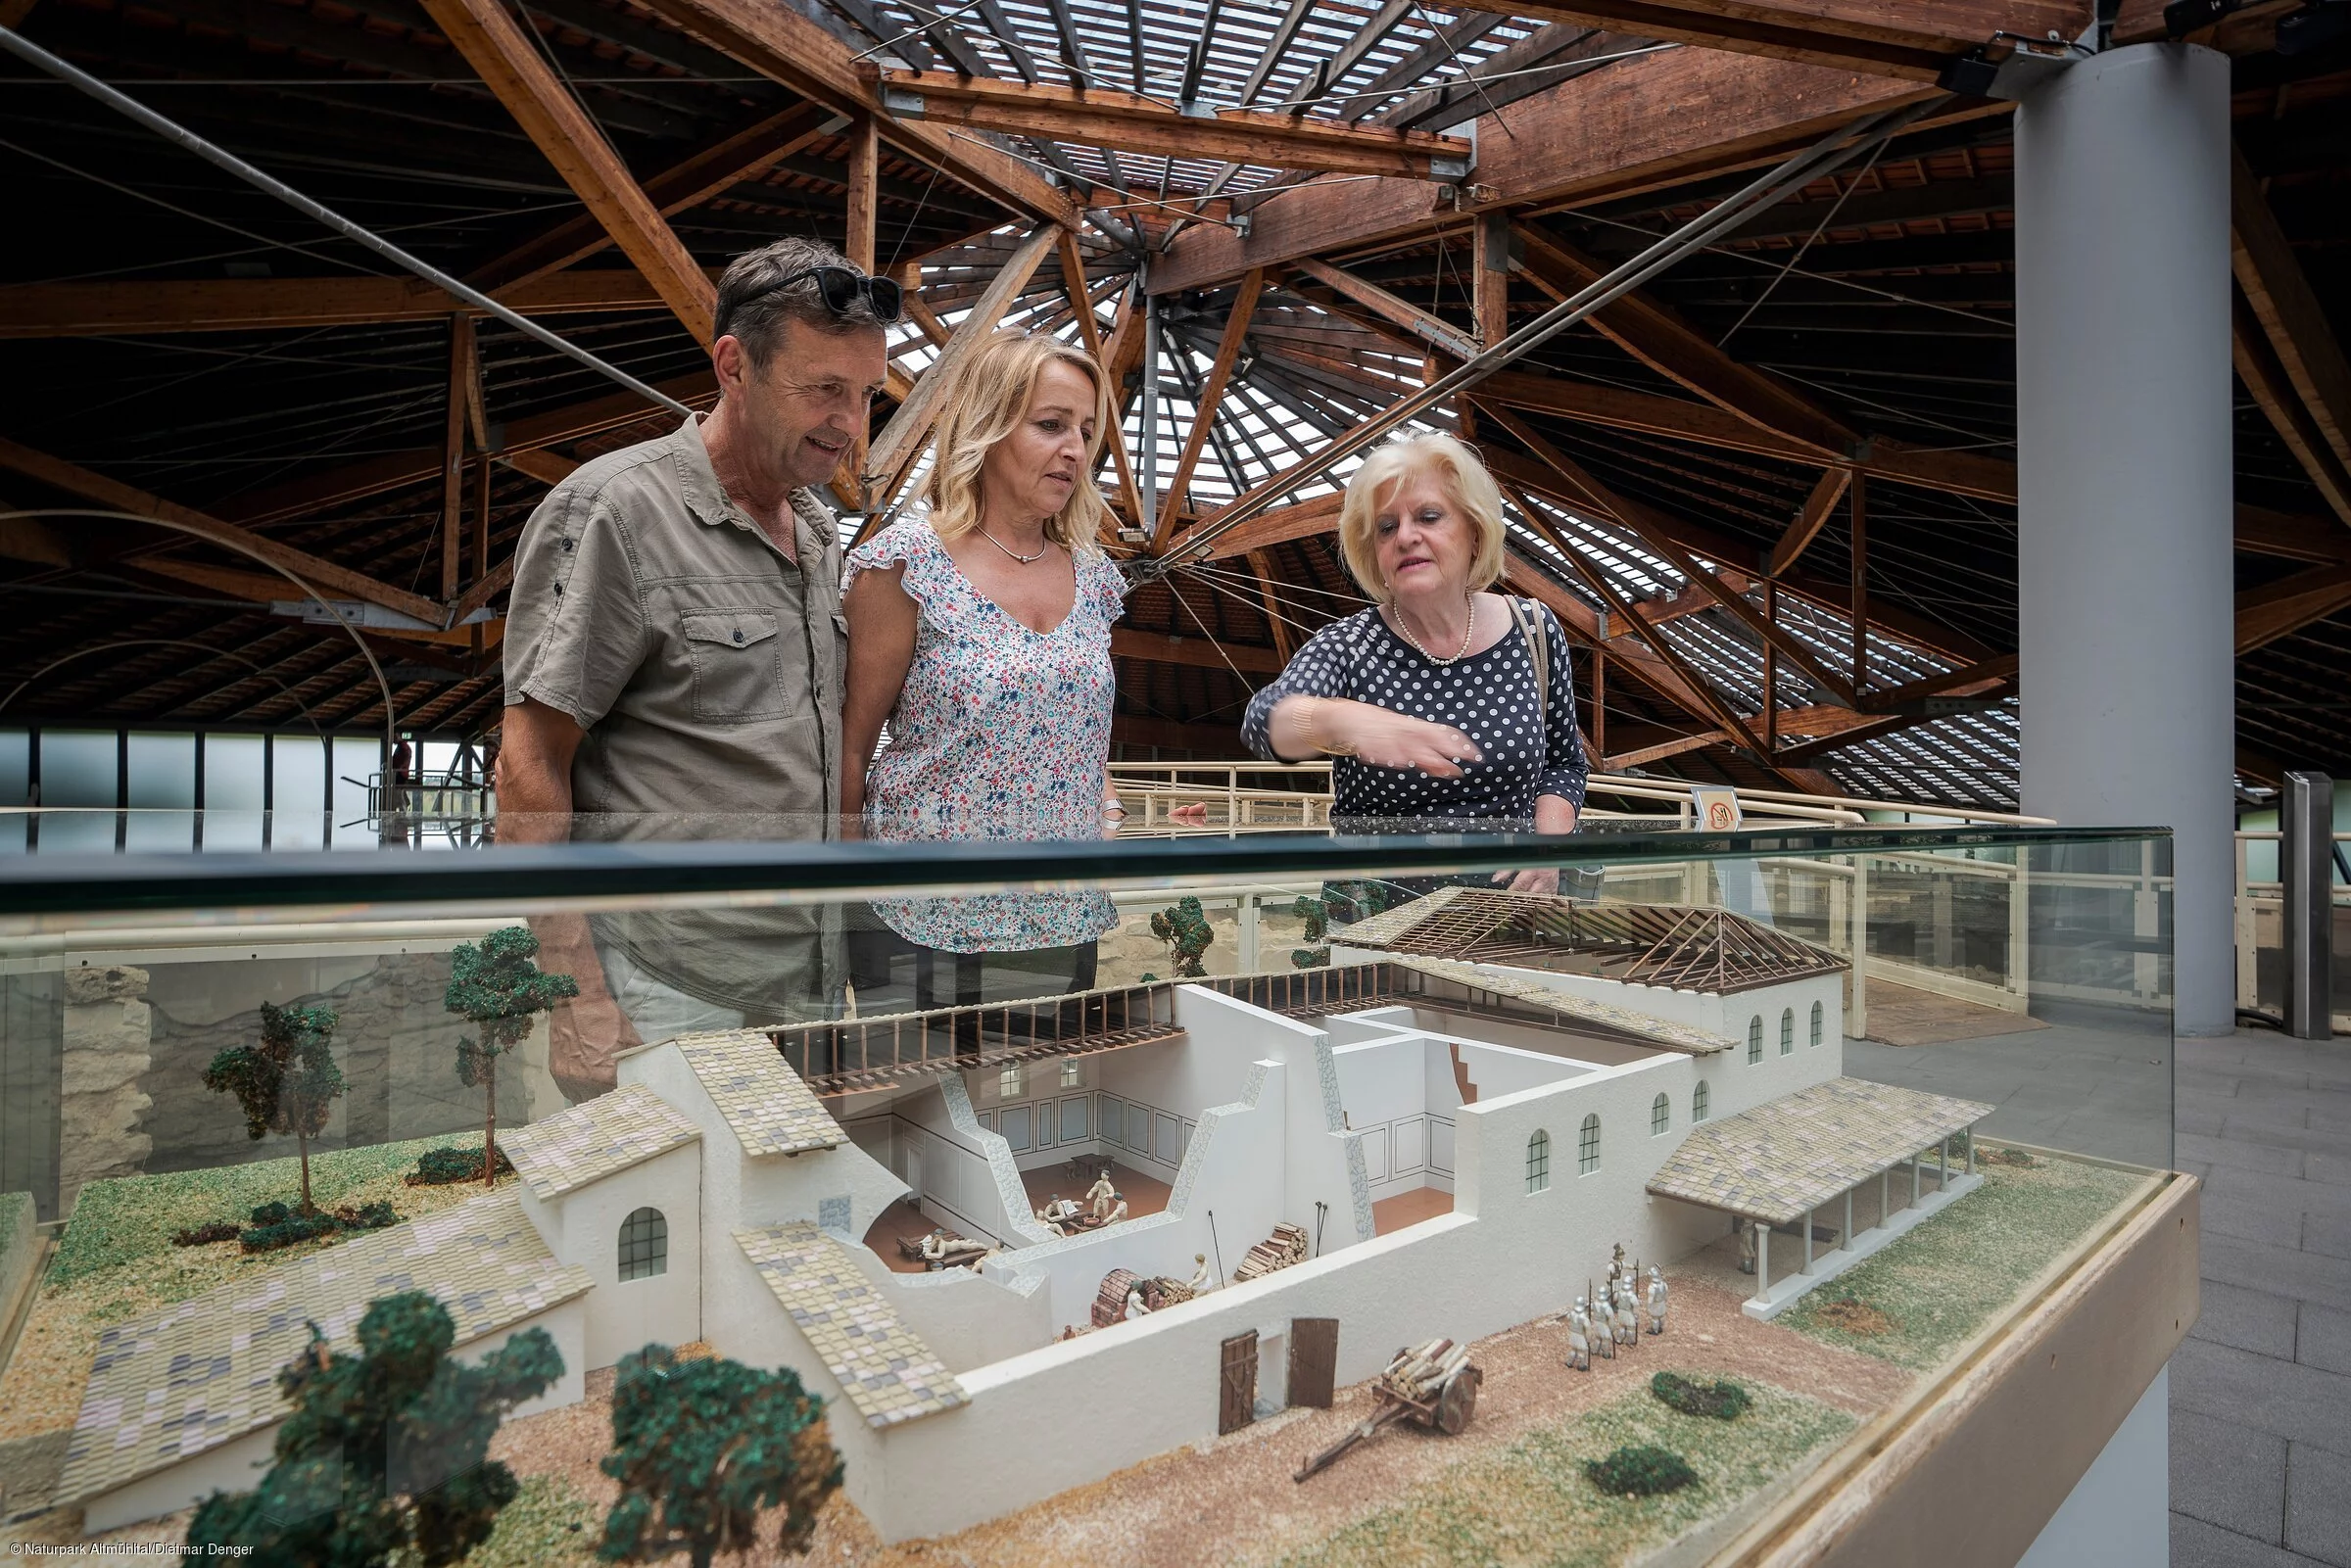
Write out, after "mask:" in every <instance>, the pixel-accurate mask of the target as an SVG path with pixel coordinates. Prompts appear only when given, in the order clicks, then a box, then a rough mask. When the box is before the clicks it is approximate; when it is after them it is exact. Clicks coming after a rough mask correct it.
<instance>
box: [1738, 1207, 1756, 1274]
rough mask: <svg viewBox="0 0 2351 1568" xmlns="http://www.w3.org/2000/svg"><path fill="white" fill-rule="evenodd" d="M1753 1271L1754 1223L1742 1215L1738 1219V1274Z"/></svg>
mask: <svg viewBox="0 0 2351 1568" xmlns="http://www.w3.org/2000/svg"><path fill="white" fill-rule="evenodd" d="M1754 1271H1755V1222H1754V1221H1753V1220H1751V1219H1749V1218H1748V1217H1747V1216H1745V1215H1744V1214H1743V1215H1741V1216H1740V1218H1739V1272H1740V1273H1742V1274H1751V1273H1753V1272H1754Z"/></svg>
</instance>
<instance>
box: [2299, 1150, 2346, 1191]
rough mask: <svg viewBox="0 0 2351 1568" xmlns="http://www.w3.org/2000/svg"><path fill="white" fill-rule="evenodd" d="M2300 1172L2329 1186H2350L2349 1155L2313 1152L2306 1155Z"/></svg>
mask: <svg viewBox="0 0 2351 1568" xmlns="http://www.w3.org/2000/svg"><path fill="white" fill-rule="evenodd" d="M2302 1174H2303V1176H2304V1177H2305V1178H2307V1179H2308V1180H2311V1181H2323V1182H2325V1183H2327V1185H2328V1186H2330V1187H2351V1155H2345V1154H2318V1153H2313V1154H2311V1155H2309V1156H2308V1157H2306V1159H2305V1161H2304V1163H2303V1166H2302Z"/></svg>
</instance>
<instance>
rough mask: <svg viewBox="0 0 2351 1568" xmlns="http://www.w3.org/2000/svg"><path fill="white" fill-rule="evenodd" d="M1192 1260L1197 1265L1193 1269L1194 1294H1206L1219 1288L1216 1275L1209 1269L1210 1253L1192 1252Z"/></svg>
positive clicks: (1192, 1283)
mask: <svg viewBox="0 0 2351 1568" xmlns="http://www.w3.org/2000/svg"><path fill="white" fill-rule="evenodd" d="M1192 1262H1193V1263H1194V1264H1195V1265H1196V1266H1195V1267H1194V1268H1193V1269H1192V1279H1191V1286H1192V1294H1193V1295H1194V1296H1206V1295H1207V1294H1208V1293H1209V1292H1210V1291H1212V1290H1215V1289H1216V1288H1217V1281H1216V1278H1215V1276H1214V1275H1212V1274H1210V1273H1209V1271H1208V1254H1206V1253H1194V1254H1192Z"/></svg>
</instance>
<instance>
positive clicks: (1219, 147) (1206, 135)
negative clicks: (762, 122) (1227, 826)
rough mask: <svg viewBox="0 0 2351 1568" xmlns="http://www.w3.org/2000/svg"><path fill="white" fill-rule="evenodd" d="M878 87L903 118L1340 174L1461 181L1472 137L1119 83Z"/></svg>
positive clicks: (899, 79)
mask: <svg viewBox="0 0 2351 1568" xmlns="http://www.w3.org/2000/svg"><path fill="white" fill-rule="evenodd" d="M876 81H877V90H878V92H879V95H880V98H881V102H882V105H883V107H884V108H886V109H888V111H889V112H890V113H891V114H892V115H894V116H896V117H897V118H898V119H901V120H915V121H921V122H924V123H927V124H931V125H936V126H947V125H960V126H962V127H963V128H964V129H966V130H987V131H1000V132H1003V133H1005V134H1008V135H1016V136H1036V137H1045V138H1049V139H1052V140H1056V141H1067V142H1080V143H1083V144H1085V145H1087V146H1093V147H1113V148H1116V149H1118V150H1119V151H1120V152H1133V153H1151V154H1157V155H1160V156H1163V157H1168V158H1222V159H1226V160H1229V161H1232V162H1236V163H1257V164H1262V163H1266V162H1270V161H1276V160H1277V161H1279V162H1281V163H1282V164H1284V165H1287V166H1294V167H1298V168H1307V169H1316V170H1326V171H1328V172H1331V173H1336V174H1388V175H1394V176H1396V177H1398V178H1401V179H1419V180H1431V179H1459V178H1461V177H1462V175H1463V173H1465V172H1466V171H1467V168H1468V161H1469V156H1470V147H1469V144H1468V143H1467V142H1465V141H1463V140H1462V139H1461V138H1459V137H1454V136H1436V135H1432V134H1430V133H1429V132H1427V131H1422V130H1414V131H1399V130H1380V129H1364V128H1358V127H1355V126H1349V125H1342V124H1339V123H1338V122H1336V121H1335V120H1328V119H1314V118H1303V119H1302V118H1297V117H1293V116H1289V115H1260V114H1253V113H1250V112H1248V111H1246V110H1233V111H1226V112H1224V113H1221V114H1217V115H1214V116H1212V117H1210V118H1207V119H1202V118H1200V117H1198V116H1193V115H1186V114H1184V113H1182V112H1181V111H1179V110H1176V109H1172V108H1170V107H1169V106H1168V105H1167V104H1166V103H1165V102H1163V101H1161V100H1159V99H1157V98H1145V97H1143V96H1141V95H1139V94H1136V93H1128V92H1122V91H1120V90H1119V89H1117V88H1115V87H1103V86H1094V87H1090V88H1081V87H1063V86H1060V85H1057V84H1054V83H1050V82H1009V81H1001V80H998V79H996V78H994V77H990V76H957V75H949V74H944V73H941V72H936V71H931V72H925V71H880V72H878V74H877V78H876Z"/></svg>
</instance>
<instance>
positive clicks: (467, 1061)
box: [441, 926, 580, 1187]
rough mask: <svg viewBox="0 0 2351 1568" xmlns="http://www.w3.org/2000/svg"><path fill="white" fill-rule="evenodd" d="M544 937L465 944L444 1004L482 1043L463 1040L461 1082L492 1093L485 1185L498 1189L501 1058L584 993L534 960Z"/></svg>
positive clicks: (498, 936)
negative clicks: (543, 1016)
mask: <svg viewBox="0 0 2351 1568" xmlns="http://www.w3.org/2000/svg"><path fill="white" fill-rule="evenodd" d="M538 956H539V938H538V937H536V936H533V935H532V934H531V928H530V927H527V926H504V927H500V928H499V929H497V930H495V931H492V932H491V933H490V934H489V935H487V936H485V937H483V938H482V940H481V943H480V945H479V946H476V945H475V944H474V943H472V942H459V943H458V944H457V947H456V951H455V952H453V953H451V954H450V956H449V957H450V973H449V990H448V992H447V993H446V994H445V995H444V996H443V997H442V999H441V1005H442V1006H443V1007H445V1008H447V1009H448V1010H449V1011H450V1012H452V1013H455V1014H456V1015H457V1016H458V1017H460V1018H462V1019H464V1020H466V1021H467V1022H471V1023H473V1024H474V1025H476V1026H477V1027H478V1028H479V1029H480V1031H481V1035H480V1038H479V1039H475V1038H472V1037H470V1036H468V1037H465V1038H460V1039H459V1040H458V1041H457V1078H458V1080H459V1081H460V1082H462V1083H463V1084H464V1085H465V1086H466V1087H467V1088H469V1089H471V1088H481V1089H484V1090H487V1091H488V1105H487V1109H486V1110H485V1112H484V1113H483V1118H482V1185H483V1186H485V1187H494V1186H496V1185H498V1059H499V1058H500V1057H502V1056H504V1055H505V1054H506V1053H507V1052H509V1051H511V1050H513V1049H514V1048H515V1047H516V1046H518V1045H520V1044H521V1043H522V1042H523V1041H524V1040H526V1039H528V1038H530V1033H531V1019H532V1018H533V1016H534V1015H536V1014H540V1013H545V1012H547V1011H548V1010H549V1009H551V1008H552V1007H553V1006H554V1005H555V1004H556V1003H557V1002H560V1001H562V1000H563V999H564V998H566V997H572V996H577V995H579V994H580V982H579V981H577V980H575V979H573V978H572V977H571V976H570V975H568V974H544V973H542V972H541V971H540V968H539V966H538V965H537V964H536V963H535V962H533V960H535V959H537V958H538Z"/></svg>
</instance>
